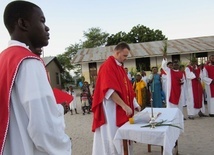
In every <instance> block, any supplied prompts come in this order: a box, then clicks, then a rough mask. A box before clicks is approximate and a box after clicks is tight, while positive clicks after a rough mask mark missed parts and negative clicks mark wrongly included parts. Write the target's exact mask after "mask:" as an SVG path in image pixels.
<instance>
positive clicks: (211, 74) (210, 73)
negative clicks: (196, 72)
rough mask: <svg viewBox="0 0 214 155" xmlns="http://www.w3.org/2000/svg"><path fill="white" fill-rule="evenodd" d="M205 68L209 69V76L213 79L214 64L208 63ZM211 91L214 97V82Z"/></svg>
mask: <svg viewBox="0 0 214 155" xmlns="http://www.w3.org/2000/svg"><path fill="white" fill-rule="evenodd" d="M205 68H206V70H207V73H208V77H209V78H211V79H214V66H213V65H206V66H205ZM210 93H211V97H214V84H210Z"/></svg>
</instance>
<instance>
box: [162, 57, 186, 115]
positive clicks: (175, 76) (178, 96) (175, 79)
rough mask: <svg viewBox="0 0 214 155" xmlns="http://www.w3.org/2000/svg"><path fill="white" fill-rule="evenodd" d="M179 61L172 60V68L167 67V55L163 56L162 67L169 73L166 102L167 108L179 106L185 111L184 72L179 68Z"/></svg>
mask: <svg viewBox="0 0 214 155" xmlns="http://www.w3.org/2000/svg"><path fill="white" fill-rule="evenodd" d="M179 67H180V66H179V64H178V61H173V62H172V68H169V67H167V59H166V55H164V56H163V61H162V69H163V70H164V71H165V72H166V74H167V78H166V79H167V80H166V81H167V84H166V87H167V89H166V104H167V108H179V109H180V110H181V112H183V101H184V100H183V98H184V82H185V76H184V73H183V72H181V71H180V70H179Z"/></svg>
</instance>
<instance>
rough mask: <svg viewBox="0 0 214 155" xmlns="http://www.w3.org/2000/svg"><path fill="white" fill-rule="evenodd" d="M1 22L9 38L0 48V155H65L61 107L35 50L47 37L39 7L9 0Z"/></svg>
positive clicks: (67, 147) (67, 145)
mask: <svg viewBox="0 0 214 155" xmlns="http://www.w3.org/2000/svg"><path fill="white" fill-rule="evenodd" d="M4 24H5V26H6V28H7V30H8V32H9V34H10V37H11V41H9V47H8V48H7V49H5V50H4V51H3V52H1V53H0V72H1V76H0V100H1V102H0V107H1V108H0V126H1V127H0V155H50V154H51V155H71V141H70V138H69V136H67V135H66V133H65V131H64V111H63V107H62V105H59V104H57V103H56V100H55V97H54V94H53V90H52V88H51V86H50V83H49V81H48V77H47V74H46V70H45V66H44V63H43V61H42V60H41V59H40V58H39V54H38V53H36V52H37V49H41V48H42V47H43V46H47V45H48V40H49V28H48V27H47V26H46V25H45V16H44V14H43V12H42V10H41V9H40V7H38V6H37V5H35V4H33V3H30V2H27V1H13V2H11V3H9V4H8V5H7V6H6V8H5V10H4Z"/></svg>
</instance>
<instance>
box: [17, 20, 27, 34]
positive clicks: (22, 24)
mask: <svg viewBox="0 0 214 155" xmlns="http://www.w3.org/2000/svg"><path fill="white" fill-rule="evenodd" d="M18 27H19V28H20V29H22V30H24V31H27V30H28V27H29V22H28V21H27V20H25V19H23V18H19V19H18Z"/></svg>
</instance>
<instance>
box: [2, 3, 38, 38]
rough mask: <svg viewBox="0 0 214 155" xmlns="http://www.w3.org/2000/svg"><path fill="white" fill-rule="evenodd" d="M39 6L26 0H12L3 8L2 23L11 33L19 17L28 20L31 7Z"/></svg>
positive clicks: (31, 10)
mask: <svg viewBox="0 0 214 155" xmlns="http://www.w3.org/2000/svg"><path fill="white" fill-rule="evenodd" d="M35 7H36V8H40V7H39V6H37V5H36V4H33V3H31V2H27V1H13V2H11V3H9V4H8V5H7V6H6V8H5V10H4V25H5V26H6V28H7V30H8V32H9V33H10V34H11V33H12V32H13V31H14V29H15V25H16V23H17V21H18V19H19V18H23V19H26V20H29V19H30V18H31V16H32V13H33V8H35Z"/></svg>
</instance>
